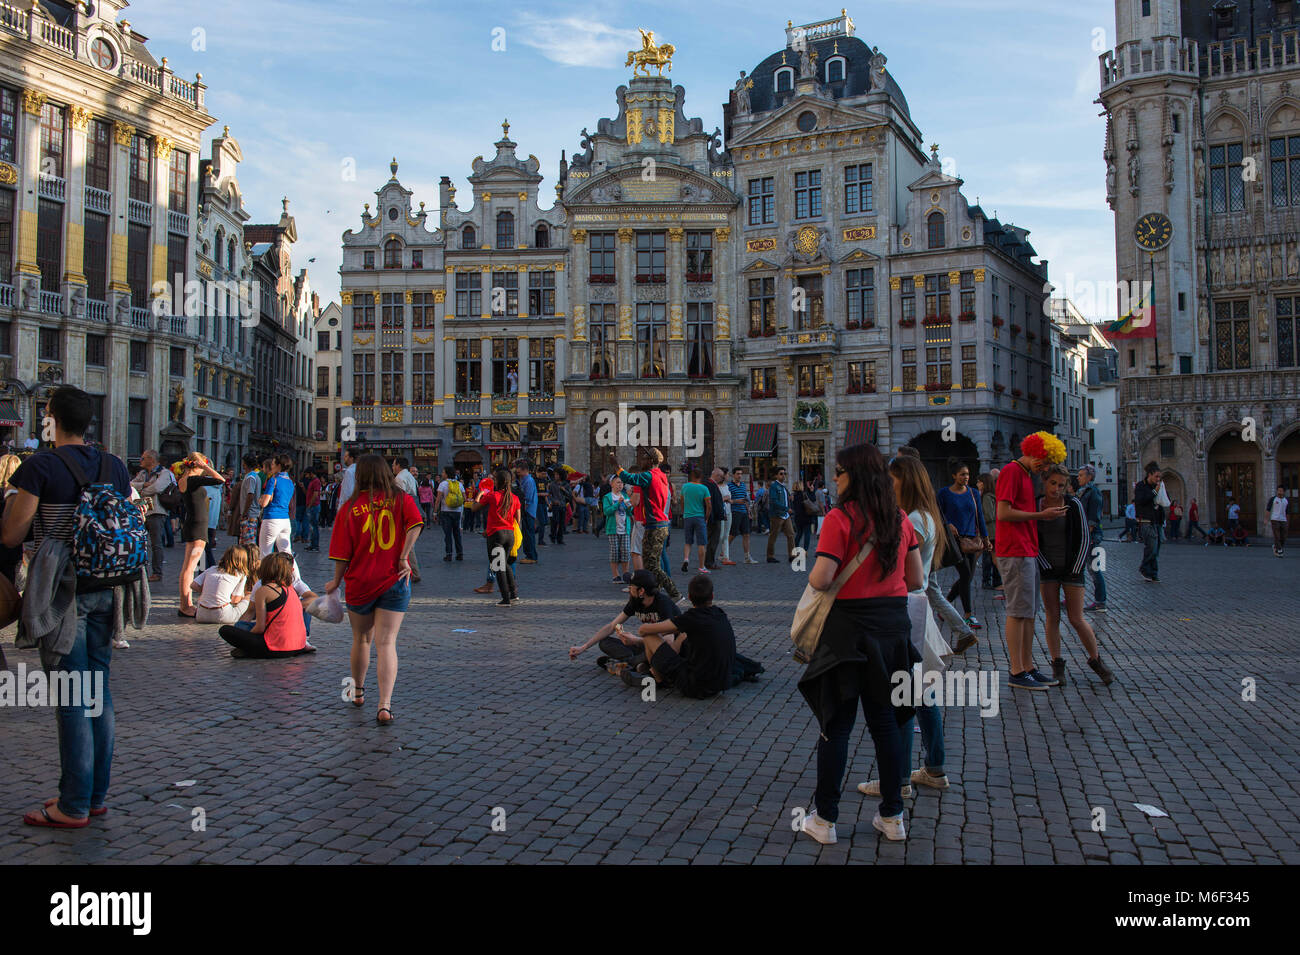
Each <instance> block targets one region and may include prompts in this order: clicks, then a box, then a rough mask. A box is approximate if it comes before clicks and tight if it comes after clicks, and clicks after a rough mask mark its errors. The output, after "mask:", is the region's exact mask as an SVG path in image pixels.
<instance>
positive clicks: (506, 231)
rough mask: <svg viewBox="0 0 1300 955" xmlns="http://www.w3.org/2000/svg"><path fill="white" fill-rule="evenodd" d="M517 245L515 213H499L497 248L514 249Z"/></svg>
mask: <svg viewBox="0 0 1300 955" xmlns="http://www.w3.org/2000/svg"><path fill="white" fill-rule="evenodd" d="M514 247H515V214H514V213H513V212H499V213H497V248H498V249H513V248H514Z"/></svg>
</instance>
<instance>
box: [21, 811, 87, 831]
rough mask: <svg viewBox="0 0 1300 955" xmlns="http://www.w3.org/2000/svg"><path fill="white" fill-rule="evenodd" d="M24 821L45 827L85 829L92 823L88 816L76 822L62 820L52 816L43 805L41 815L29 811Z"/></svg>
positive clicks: (30, 824)
mask: <svg viewBox="0 0 1300 955" xmlns="http://www.w3.org/2000/svg"><path fill="white" fill-rule="evenodd" d="M23 822H25V823H27V825H29V826H40V827H42V828H44V829H85V828H86V827H87V826H88V825H90V817H89V816H87V817H86V818H85V819H78V820H77V821H75V822H60V821H59V820H58V819H55V818H54V817H53V816H51V815H50V813H49V811H48V810H47V809H46V808H45V807H44V806H42V807H41V809H40V813H39V815H38V814H37V813H34V812H29V813H28V814H27V815H25V816H23Z"/></svg>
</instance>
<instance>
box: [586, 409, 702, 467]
mask: <svg viewBox="0 0 1300 955" xmlns="http://www.w3.org/2000/svg"><path fill="white" fill-rule="evenodd" d="M596 444H597V446H598V447H602V448H639V447H644V446H647V445H650V446H654V447H658V448H665V447H676V448H683V449H684V450H685V454H686V457H688V458H698V457H701V456H702V455H703V454H704V410H703V409H701V408H696V409H695V410H694V411H683V410H681V409H677V410H674V411H663V410H655V411H642V410H641V409H639V408H629V407H628V404H627V402H625V401H620V402H619V405H618V411H617V412H616V411H613V410H612V409H608V408H606V409H603V410H601V411H597V412H596Z"/></svg>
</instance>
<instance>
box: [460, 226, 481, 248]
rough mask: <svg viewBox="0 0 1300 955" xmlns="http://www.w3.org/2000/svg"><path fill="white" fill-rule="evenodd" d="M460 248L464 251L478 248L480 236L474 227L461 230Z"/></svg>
mask: <svg viewBox="0 0 1300 955" xmlns="http://www.w3.org/2000/svg"><path fill="white" fill-rule="evenodd" d="M460 247H461V249H462V250H464V249H477V248H478V236H477V235H476V234H475V232H474V227H473V226H472V225H467V226H465V228H463V229H461V230H460Z"/></svg>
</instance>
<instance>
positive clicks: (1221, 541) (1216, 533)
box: [1205, 521, 1228, 547]
mask: <svg viewBox="0 0 1300 955" xmlns="http://www.w3.org/2000/svg"><path fill="white" fill-rule="evenodd" d="M1211 544H1214V545H1215V546H1217V547H1227V546H1228V542H1227V540H1226V535H1225V534H1224V532H1223V528H1222V527H1220V526H1219V522H1218V521H1215V522H1214V523H1213V524H1211V525H1210V530H1209V532H1208V533H1207V534H1206V535H1205V546H1206V547H1209V546H1210V545H1211Z"/></svg>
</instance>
